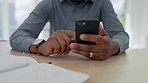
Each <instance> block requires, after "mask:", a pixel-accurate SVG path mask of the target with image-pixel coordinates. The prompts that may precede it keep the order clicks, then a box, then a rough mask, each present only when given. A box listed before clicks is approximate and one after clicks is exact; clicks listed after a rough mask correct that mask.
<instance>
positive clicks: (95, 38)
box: [80, 34, 105, 44]
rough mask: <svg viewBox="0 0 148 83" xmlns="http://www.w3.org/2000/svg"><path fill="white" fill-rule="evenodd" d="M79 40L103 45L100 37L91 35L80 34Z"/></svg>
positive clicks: (102, 39) (103, 40)
mask: <svg viewBox="0 0 148 83" xmlns="http://www.w3.org/2000/svg"><path fill="white" fill-rule="evenodd" d="M80 39H81V40H84V41H91V42H95V43H96V44H100V43H104V42H105V39H104V38H103V37H102V36H100V35H92V34H82V35H80Z"/></svg>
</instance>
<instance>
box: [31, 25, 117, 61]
mask: <svg viewBox="0 0 148 83" xmlns="http://www.w3.org/2000/svg"><path fill="white" fill-rule="evenodd" d="M72 38H73V39H75V32H74V31H71V30H58V31H56V32H54V33H53V34H52V36H51V37H50V38H49V39H48V40H47V41H46V42H45V43H43V44H42V45H40V46H39V48H38V51H39V52H40V53H41V54H43V55H44V56H49V55H50V54H58V55H62V54H68V53H69V51H70V49H71V51H72V52H74V53H77V54H81V55H83V56H85V57H87V58H90V54H89V53H90V52H92V53H93V57H91V58H90V59H92V60H105V59H107V58H109V57H110V56H112V55H114V54H116V53H118V52H119V46H118V44H117V43H116V42H115V41H113V40H111V39H110V37H109V35H108V34H107V32H106V31H105V30H104V29H102V26H101V25H100V27H99V34H98V35H91V34H82V35H81V36H80V39H81V40H84V41H92V42H96V45H87V44H78V43H71V39H72ZM30 50H31V48H30Z"/></svg>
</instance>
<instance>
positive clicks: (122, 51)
mask: <svg viewBox="0 0 148 83" xmlns="http://www.w3.org/2000/svg"><path fill="white" fill-rule="evenodd" d="M112 40H113V41H115V42H117V43H118V45H119V50H120V52H119V53H118V54H121V53H124V52H125V49H124V48H125V46H124V44H123V42H122V41H121V40H119V39H112Z"/></svg>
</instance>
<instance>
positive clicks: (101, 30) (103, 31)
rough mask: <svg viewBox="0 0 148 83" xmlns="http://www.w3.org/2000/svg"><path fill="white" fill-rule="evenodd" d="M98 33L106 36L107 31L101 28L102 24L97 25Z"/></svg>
mask: <svg viewBox="0 0 148 83" xmlns="http://www.w3.org/2000/svg"><path fill="white" fill-rule="evenodd" d="M99 35H101V36H107V35H108V33H107V32H106V31H105V30H104V29H103V27H102V25H101V24H100V25H99Z"/></svg>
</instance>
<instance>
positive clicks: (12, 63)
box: [0, 55, 38, 73]
mask: <svg viewBox="0 0 148 83" xmlns="http://www.w3.org/2000/svg"><path fill="white" fill-rule="evenodd" d="M37 63H38V62H37V61H36V60H34V59H32V58H29V57H24V56H11V55H9V56H0V73H3V72H7V71H12V70H14V69H18V68H22V67H27V66H28V65H33V64H37Z"/></svg>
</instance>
